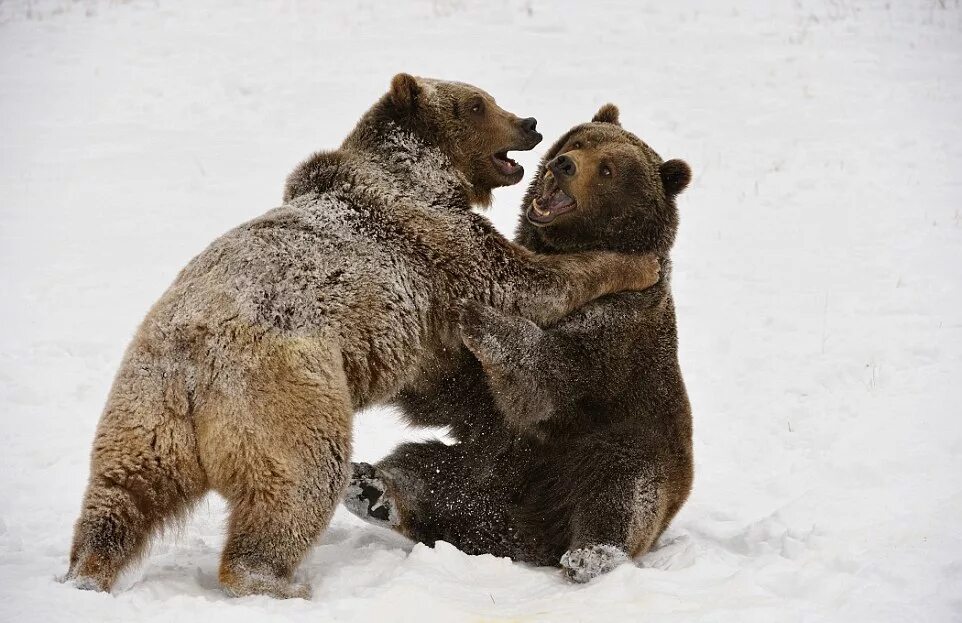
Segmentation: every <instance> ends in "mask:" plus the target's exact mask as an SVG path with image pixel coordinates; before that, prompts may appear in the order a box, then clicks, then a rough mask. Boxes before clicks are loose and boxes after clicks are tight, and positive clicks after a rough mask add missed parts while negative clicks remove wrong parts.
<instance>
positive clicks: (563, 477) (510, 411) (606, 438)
mask: <svg viewBox="0 0 962 623" xmlns="http://www.w3.org/2000/svg"><path fill="white" fill-rule="evenodd" d="M689 179H690V172H689V169H688V166H687V165H686V164H685V163H684V162H682V161H680V160H669V161H667V162H663V161H662V160H661V158H660V157H659V156H658V155H657V154H656V153H655V152H654V151H652V150H651V149H650V148H649V147H648V146H647V145H646V144H645V143H643V142H642V141H640V140H639V139H638V138H637V137H635V136H634V135H633V134H630V133H628V132H626V131H625V130H623V129H622V128H621V127H620V125H619V124H618V111H617V109H616V108H615V107H614V106H612V105H610V104H609V105H607V106H605V107H603V108H602V109H601V110H600V111H599V112H598V114H597V115H596V116H595V118H594V119H593V121H592V123H588V124H583V125H579V126H577V127H575V128H573V129H572V130H571V131H570V132H568V133H567V134H566V135H565V136H563V137H562V138H561V139H560V140H559V141H558V142H557V143H556V144H555V146H554V147H553V148H552V149H551V150H550V151H549V152H548V154H547V155H546V156H545V158H544V160H543V164H542V166H541V169H540V170H539V172H538V177H537V179H536V180H535V181H534V183H532V185H531V187H530V189H529V191H528V193H527V196H526V197H525V201H524V208H525V212H526V214H525V216H524V217H523V218H522V221H521V225H520V227H519V228H518V235H517V240H518V241H519V242H520V243H522V244H524V245H525V246H527V247H528V248H530V249H532V250H535V251H538V252H544V253H562V254H563V253H570V252H576V251H584V250H600V249H608V250H617V251H622V252H648V253H657V254H659V255H662V256H667V254H668V253H669V251H670V249H671V246H672V244H673V242H674V238H675V231H676V228H677V223H678V213H677V209H676V206H675V196H676V195H677V194H678V193H679V192H681V191H682V190H683V189H684V188H685V186H686V185H687V184H688V181H689ZM560 256H561V257H563V255H560ZM462 330H463V332H464V341H465V343H466V344H467V345H468V347H469V348H470V349H471V351H472V352H473V355H474V356H472V355H471V354H469V353H467V352H466V351H461V352H460V354H459V355H458V358H459V367H458V368H457V370H456V372H453V373H450V374H447V375H445V376H442V377H441V378H438V379H435V381H434V384H433V385H432V386H427V385H424V386H422V387H421V388H420V391H419V392H408V393H405V394H402V396H401V402H402V404H403V405H404V408H405V412H406V413H407V415H408V417H409V418H410V419H411V420H412V421H413V422H415V423H418V424H423V425H435V426H451V430H452V434H453V436H454V437H455V438H457V440H458V441H459V443H457V444H455V445H452V446H446V445H444V444H442V443H439V442H428V443H415V444H404V445H402V446H400V447H399V448H397V449H396V450H395V451H394V452H393V453H392V454H391V455H390V456H388V457H387V458H385V459H384V460H383V461H381V462H380V463H378V464H377V466H376V467H372V466H369V465H366V464H358V465H355V472H354V478H353V480H352V485H351V488H350V489H349V491H350V493H349V495H348V497H347V499H346V500H345V504H346V505H347V506H348V508H350V509H351V510H352V511H353V512H355V513H356V514H358V515H359V516H361V517H362V518H365V519H367V520H369V521H371V522H373V523H377V524H380V525H384V526H387V527H391V528H393V529H395V530H397V531H399V532H401V533H403V534H405V535H407V536H409V537H410V538H412V539H415V540H418V541H423V542H426V543H433V542H434V541H436V540H441V539H443V540H446V541H449V542H451V543H454V544H455V545H457V546H458V547H460V548H461V549H463V550H465V551H467V552H469V553H493V554H496V555H501V556H510V557H512V558H515V559H518V560H524V561H528V562H533V563H536V564H543V565H547V564H560V565H561V566H562V567H564V569H565V571H566V573H567V575H568V577H570V578H571V579H573V580H576V581H586V580H588V579H590V578H591V577H594V576H595V575H597V574H598V573H603V572H605V571H607V570H609V569H611V568H613V567H614V566H615V565H617V564H620V563H621V562H624V561H626V560H628V559H629V557H631V556H637V555H640V554H642V553H644V552H646V551H647V550H648V549H649V548H650V547H651V545H652V543H654V541H655V539H656V538H657V537H658V535H659V534H661V532H662V531H663V530H664V529H665V527H666V526H667V525H668V522H669V521H671V519H672V517H674V515H675V513H677V512H678V509H679V508H680V507H681V505H682V503H683V502H684V501H685V499H686V498H687V496H688V492H689V490H690V487H691V482H692V474H693V470H692V452H691V411H690V407H689V403H688V398H687V395H686V392H685V386H684V383H683V381H682V376H681V371H680V369H679V366H678V356H677V346H676V342H677V338H676V328H675V313H674V305H673V302H672V298H671V291H670V283H669V276H668V275H667V274H665V275H663V278H662V280H661V282H660V283H659V284H658V285H656V286H654V287H652V288H650V289H648V290H647V291H645V292H639V293H624V294H619V295H616V296H609V297H605V298H603V299H600V300H597V301H594V302H593V303H590V304H588V305H586V306H585V307H583V308H582V309H580V310H578V311H576V312H574V313H572V314H571V315H569V316H567V317H566V318H564V319H562V320H560V321H558V322H556V323H553V324H550V325H548V326H547V328H545V329H542V328H540V327H539V326H538V325H537V324H535V323H534V322H531V321H529V320H525V319H523V318H520V317H517V316H509V315H505V314H503V313H501V312H498V311H496V310H493V309H490V308H484V307H482V306H477V305H474V306H471V307H470V314H468V315H467V316H466V317H465V321H464V326H463V329H462ZM479 362H480V363H479Z"/></svg>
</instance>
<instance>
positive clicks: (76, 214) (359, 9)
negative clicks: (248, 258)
mask: <svg viewBox="0 0 962 623" xmlns="http://www.w3.org/2000/svg"><path fill="white" fill-rule="evenodd" d="M722 4H723V3H720V2H704V3H681V2H679V3H669V2H662V1H655V0H653V1H650V2H627V1H626V2H621V3H599V2H593V3H587V2H586V3H582V4H574V3H567V2H549V1H548V0H531V1H528V2H523V1H514V0H486V1H485V2H479V3H473V2H468V1H466V0H465V1H457V0H448V1H442V0H435V1H434V2H430V1H421V2H413V3H410V4H408V3H402V2H383V3H379V2H371V1H358V2H331V3H327V4H324V3H318V2H307V1H305V2H291V1H288V2H276V3H258V2H233V1H227V0H224V1H216V2H215V1H207V0H205V1H196V2H187V1H186V0H185V1H184V2H179V3H178V2H166V1H162V0H160V1H157V2H120V1H115V2H90V3H79V2H78V3H69V2H65V1H64V0H52V1H47V2H42V1H23V0H20V1H17V0H0V279H2V281H0V286H2V289H0V293H2V297H0V330H2V333H0V340H2V342H0V620H2V621H27V620H31V621H59V620H63V621H77V620H96V621H130V620H142V621H154V620H156V621H169V620H179V621H192V620H202V621H205V622H214V621H221V620H224V621H263V620H265V617H266V616H271V617H278V618H280V617H285V618H289V619H291V620H303V621H327V620H336V621H375V620H379V621H405V620H409V621H457V620H486V621H505V620H512V621H515V620H524V621H549V620H553V621H576V620H583V621H603V620H607V619H611V620H616V619H617V620H623V621H624V620H658V621H676V620H677V621H692V620H706V621H738V622H744V621H765V622H769V621H803V620H804V621H812V620H823V619H824V620H835V621H951V620H956V621H958V620H962V537H960V534H959V524H960V521H962V7H960V4H959V2H958V0H942V1H938V0H905V1H895V0H893V1H891V2H855V1H852V0H812V1H811V2H802V1H795V2H761V1H758V2H739V3H737V4H738V8H733V7H728V6H722ZM397 71H408V72H413V73H417V74H421V75H428V76H437V77H445V78H452V79H458V80H464V81H468V82H472V83H475V84H477V85H479V86H481V87H483V88H485V89H487V90H488V91H490V92H491V93H493V94H494V95H495V96H496V97H497V98H498V100H499V103H501V104H503V105H504V106H505V107H506V108H508V109H509V110H512V111H514V112H517V113H519V114H522V115H535V116H537V117H538V120H539V129H541V130H542V131H543V132H544V133H545V134H546V138H547V140H548V142H546V143H545V145H548V144H550V141H551V140H552V139H553V138H554V137H555V136H557V135H558V134H560V133H561V132H562V131H564V130H565V129H567V128H568V127H569V126H571V125H572V124H574V123H576V122H581V121H585V120H587V119H588V118H589V117H590V116H591V114H592V113H593V112H594V111H595V110H596V109H597V108H598V106H599V105H600V104H602V103H604V102H606V101H612V102H615V103H617V104H618V105H619V106H620V107H621V110H622V121H623V123H624V125H625V126H626V127H627V128H629V129H630V130H633V131H635V132H636V133H638V134H639V135H640V136H641V137H643V138H644V139H645V140H647V141H648V142H649V143H650V144H651V145H652V146H653V147H654V148H655V149H656V150H658V151H659V152H660V153H661V154H662V156H664V157H666V158H668V157H680V158H684V159H686V160H687V161H688V162H689V163H690V164H691V165H692V169H693V170H694V175H695V177H694V182H693V185H692V187H691V188H690V190H689V191H687V192H686V193H685V194H684V195H683V198H682V200H681V201H680V209H681V212H682V227H681V232H680V236H679V240H678V244H677V247H676V253H675V273H674V275H675V277H674V284H675V295H676V300H677V303H678V307H679V310H678V311H679V313H678V316H679V318H678V321H679V327H680V329H679V332H680V338H681V357H682V365H683V369H684V372H685V378H686V379H687V382H688V387H689V391H690V394H691V399H692V403H693V407H694V415H695V446H696V461H697V473H696V484H695V489H694V492H693V495H692V497H691V499H690V501H689V503H688V504H687V506H685V508H684V509H683V510H682V512H681V514H680V515H679V516H678V518H677V519H676V521H675V522H674V523H673V524H672V527H671V528H670V529H669V530H668V532H667V533H666V534H665V535H664V537H663V538H662V540H661V541H660V542H659V544H658V546H657V548H656V549H655V550H654V551H653V552H651V553H650V554H648V555H646V556H644V557H643V558H641V559H640V560H638V561H637V566H635V567H624V568H621V569H619V570H618V571H616V572H614V573H612V574H611V575H610V576H607V577H604V578H602V579H599V580H597V581H596V582H593V583H592V584H590V585H587V586H572V585H569V584H567V583H565V582H564V581H563V580H562V579H561V577H560V576H559V574H558V572H557V571H554V570H552V569H538V568H532V567H528V566H525V565H522V564H515V563H512V562H510V561H509V560H506V559H496V558H493V557H490V556H477V557H473V556H466V555H463V554H461V553H460V552H458V551H457V550H454V549H453V548H452V547H450V546H445V545H444V544H440V545H439V546H438V547H436V548H434V549H430V548H427V547H424V546H420V545H418V546H414V545H413V544H411V543H409V542H407V541H405V540H404V539H402V538H400V537H396V536H394V535H392V534H390V533H386V532H382V531H380V530H378V529H376V528H373V527H369V526H367V525H365V524H362V523H360V522H359V521H357V520H355V519H354V518H353V517H351V516H349V515H348V514H347V513H346V512H344V511H343V510H339V511H338V513H337V515H336V516H335V518H334V521H333V523H332V525H331V528H330V530H329V531H328V532H327V533H326V534H325V535H324V537H323V538H322V540H321V541H320V543H319V544H318V546H317V547H316V549H315V550H314V551H313V552H312V554H311V555H310V557H309V559H308V560H306V562H305V564H304V565H303V567H302V571H301V572H302V573H303V574H304V575H305V576H306V577H307V578H308V579H309V581H310V582H311V584H312V585H313V587H314V598H313V600H312V601H301V600H293V601H288V602H278V601H272V600H269V599H266V598H255V597H251V598H245V599H238V600H231V599H228V598H227V597H225V596H224V594H223V593H221V592H220V591H219V590H218V588H217V579H216V576H217V563H218V554H219V550H220V547H221V543H222V540H223V533H222V530H223V519H224V513H223V505H222V503H221V501H220V500H218V499H216V498H214V497H213V496H212V497H211V498H210V499H209V500H208V501H207V502H205V503H204V504H202V505H201V506H200V507H199V508H198V509H197V511H196V512H195V513H194V515H193V516H192V518H191V519H190V521H189V522H187V523H186V525H185V526H184V527H183V528H182V529H181V530H179V531H178V532H177V533H176V534H170V535H168V536H167V537H166V538H164V539H163V540H161V541H158V542H157V543H156V544H155V545H154V547H153V550H152V551H151V553H150V556H149V559H148V561H147V562H146V563H145V564H144V565H142V566H141V567H139V568H137V569H135V570H132V571H131V572H130V573H129V574H128V575H127V576H125V577H124V578H123V582H122V589H121V590H119V591H117V593H116V594H115V595H104V594H95V593H90V592H81V591H77V590H74V589H72V588H69V587H66V586H63V585H60V584H58V583H56V582H55V581H54V578H55V576H56V575H59V574H62V573H63V572H64V571H65V570H66V567H67V551H68V546H69V540H70V533H71V527H72V522H73V521H74V519H75V517H76V515H77V512H78V510H79V504H80V498H81V494H82V491H83V487H84V484H85V480H86V477H87V457H88V453H89V448H90V443H91V440H92V436H93V431H94V426H95V424H96V421H97V418H98V415H99V412H100V409H101V407H102V405H103V401H104V398H105V396H106V392H107V389H108V387H109V384H110V381H111V379H112V376H113V373H114V371H115V369H116V367H117V364H118V362H119V359H120V357H121V354H122V352H123V349H124V347H125V345H126V343H127V340H128V339H129V337H130V336H131V335H132V333H133V330H134V328H135V326H136V325H137V324H138V323H139V321H140V319H141V318H142V316H143V314H144V312H145V311H146V310H147V308H148V307H149V305H150V304H151V303H152V302H153V301H154V300H155V299H156V298H157V297H158V296H159V295H160V293H161V292H162V291H163V290H164V288H165V287H166V285H167V284H168V283H169V282H170V281H171V280H172V279H173V277H174V275H175V274H176V272H177V271H178V270H179V269H180V268H181V267H182V266H183V265H184V264H185V263H186V262H187V260H189V259H190V258H191V257H192V256H193V255H194V254H195V253H197V252H198V251H199V250H200V249H202V248H203V247H204V246H206V244H207V243H208V242H209V241H211V240H212V239H213V238H214V237H216V236H217V235H219V234H220V233H222V232H223V231H225V230H227V229H228V228H230V227H232V226H234V225H235V224H237V223H240V222H241V221H244V220H246V219H248V218H251V217H253V216H255V215H257V214H260V213H261V212H264V211H265V210H267V209H269V208H271V207H273V206H275V205H277V204H278V203H279V198H280V195H281V187H282V182H283V180H284V177H285V175H286V174H287V173H288V172H289V171H290V170H291V168H292V167H293V166H294V165H295V164H296V163H297V162H298V161H299V160H300V159H301V158H303V157H304V156H306V155H307V154H308V153H309V152H311V151H313V150H316V149H320V148H330V147H334V146H336V145H337V144H338V143H339V142H340V140H341V139H342V138H343V137H344V136H345V135H346V133H347V132H348V131H349V129H350V128H351V127H352V126H353V124H354V122H355V121H356V119H357V118H358V116H359V115H360V114H361V113H362V112H363V111H364V110H365V109H366V108H367V107H368V106H369V105H370V104H371V103H372V102H373V101H374V100H375V99H376V98H377V97H379V96H380V95H381V94H382V93H383V92H384V91H386V89H387V85H388V82H389V80H390V78H391V76H392V75H393V74H394V73H395V72H397ZM542 147H544V145H543V146H542ZM537 157H538V152H537V150H536V152H534V153H530V154H523V155H522V156H521V157H520V160H521V161H522V162H523V163H524V164H526V165H529V171H531V170H533V169H532V166H531V165H534V163H535V162H536V160H537ZM525 183H527V180H526V181H525ZM522 189H523V186H518V187H514V188H510V189H504V190H501V191H500V192H498V193H497V194H496V202H495V205H494V207H493V209H492V210H491V211H490V213H489V214H490V216H491V218H492V219H494V221H495V222H496V223H497V224H498V226H499V227H500V228H501V229H502V231H505V232H508V233H510V232H511V230H512V229H513V225H514V222H515V219H516V217H517V208H518V205H519V202H520V198H521V193H522ZM355 428H356V458H358V459H363V460H368V461H370V460H374V459H377V458H378V457H379V456H381V455H383V454H385V453H386V452H387V451H388V450H389V449H390V448H391V447H392V446H393V445H394V444H396V443H398V442H399V441H401V440H403V439H409V438H415V437H418V436H423V435H430V434H433V433H431V432H430V431H428V432H425V431H415V430H405V428H404V427H403V426H402V425H400V424H399V422H398V420H397V418H396V416H394V415H393V414H391V413H389V412H387V411H372V412H367V413H363V414H361V415H360V416H359V417H358V418H357V420H356V426H355Z"/></svg>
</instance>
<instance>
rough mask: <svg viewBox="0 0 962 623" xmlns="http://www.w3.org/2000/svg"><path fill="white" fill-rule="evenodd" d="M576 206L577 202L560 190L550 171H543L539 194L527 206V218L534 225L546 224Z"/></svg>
mask: <svg viewBox="0 0 962 623" xmlns="http://www.w3.org/2000/svg"><path fill="white" fill-rule="evenodd" d="M577 207H578V202H577V201H575V200H574V199H572V198H571V197H569V196H568V194H567V193H565V191H563V190H561V187H560V186H558V182H557V181H556V180H555V178H554V175H552V173H551V171H548V172H547V173H545V176H544V188H543V189H542V191H541V196H540V197H536V198H535V200H534V201H532V202H531V206H530V207H529V208H528V213H527V217H528V220H529V221H530V222H531V223H532V224H534V225H547V224H548V223H550V222H551V221H553V220H555V219H556V218H558V217H559V216H560V215H562V214H564V213H565V212H571V211H572V210H574V209H575V208H577Z"/></svg>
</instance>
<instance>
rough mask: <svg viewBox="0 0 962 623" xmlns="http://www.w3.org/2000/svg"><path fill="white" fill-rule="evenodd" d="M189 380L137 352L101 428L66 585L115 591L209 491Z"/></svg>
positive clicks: (145, 353) (124, 369)
mask: <svg viewBox="0 0 962 623" xmlns="http://www.w3.org/2000/svg"><path fill="white" fill-rule="evenodd" d="M188 411H189V407H188V400H187V391H186V387H185V384H184V382H183V377H182V375H181V374H180V373H178V372H177V371H176V370H175V369H173V368H171V367H170V366H169V365H167V363H166V362H165V361H163V360H158V359H157V358H155V357H154V356H152V355H151V354H150V352H149V350H148V349H139V350H138V349H133V350H132V351H131V352H130V353H129V354H128V355H127V358H126V359H125V361H124V363H123V364H122V367H121V369H120V372H119V373H118V375H117V378H116V380H115V381H114V385H113V387H112V389H111V392H110V396H109V397H108V399H107V405H106V408H105V409H104V413H103V416H102V417H101V420H100V424H99V425H98V427H97V434H96V437H95V439H94V447H93V453H92V457H91V470H90V482H89V484H88V486H87V491H86V492H85V494H84V500H83V508H82V510H81V514H80V518H79V519H78V520H77V523H76V526H75V528H74V537H73V545H72V547H71V550H70V568H69V570H68V571H67V574H66V575H65V576H64V578H63V581H66V582H71V583H73V584H74V585H75V586H77V587H78V588H83V589H93V590H100V591H109V590H110V589H111V588H112V587H113V585H114V582H115V581H116V579H117V576H118V575H119V574H120V572H121V571H122V570H123V569H124V568H125V567H126V566H127V565H128V564H129V563H131V562H132V561H134V560H136V559H137V558H138V557H139V556H141V555H142V554H143V553H144V551H145V550H146V549H147V546H148V545H149V542H150V537H151V535H152V534H153V533H155V532H157V531H159V530H161V529H162V528H163V527H164V526H165V525H166V524H167V523H169V522H170V521H171V520H173V519H176V518H177V517H178V516H180V515H183V514H184V513H186V512H187V510H189V508H190V506H191V505H192V504H193V503H194V502H195V501H196V500H197V499H198V498H199V497H200V496H201V495H203V493H204V492H205V491H206V490H207V479H206V475H205V473H204V470H203V467H202V466H201V464H200V460H199V456H198V449H197V442H196V437H195V434H194V429H193V425H192V422H191V421H190V418H189V414H188Z"/></svg>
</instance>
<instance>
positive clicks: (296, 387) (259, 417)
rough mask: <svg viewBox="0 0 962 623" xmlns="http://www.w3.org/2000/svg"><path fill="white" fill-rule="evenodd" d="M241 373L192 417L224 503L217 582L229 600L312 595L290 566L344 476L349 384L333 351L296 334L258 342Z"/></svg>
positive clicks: (326, 513)
mask: <svg viewBox="0 0 962 623" xmlns="http://www.w3.org/2000/svg"><path fill="white" fill-rule="evenodd" d="M247 370H248V371H247V372H246V373H245V374H244V376H243V377H242V378H237V379H230V380H228V379H225V380H223V381H222V386H221V387H220V392H219V393H220V396H215V397H213V398H212V399H211V400H210V401H208V402H207V404H206V406H205V407H204V408H203V413H202V415H201V417H200V422H199V423H198V436H199V437H201V439H200V441H201V456H202V458H203V460H204V463H205V466H206V467H207V472H208V474H209V477H210V480H211V485H212V487H213V488H214V489H216V490H217V491H219V492H220V493H222V494H223V495H224V496H225V497H226V498H227V501H228V505H229V507H230V519H229V522H228V534H227V542H226V544H225V547H224V552H223V554H222V557H221V565H220V574H219V576H220V581H221V583H222V585H223V586H224V588H225V590H226V591H227V592H228V593H229V594H231V595H233V596H243V595H252V594H265V595H270V596H272V597H277V598H289V597H302V598H308V597H309V596H310V592H311V591H310V587H309V586H308V585H307V584H299V583H296V582H295V581H294V572H295V571H296V568H297V566H298V564H299V563H300V561H301V559H302V558H303V557H304V555H305V553H306V552H307V551H308V550H309V549H310V547H311V545H312V544H313V543H314V540H315V539H316V538H317V537H318V535H320V533H321V532H322V531H323V530H324V529H325V528H326V527H327V524H328V522H329V521H330V518H331V515H332V514H333V512H334V509H335V508H336V506H337V503H338V502H339V501H340V498H341V496H342V494H343V492H344V488H345V485H346V484H347V479H348V475H349V469H350V451H351V449H350V434H351V414H352V408H351V403H350V399H349V394H348V391H347V382H346V379H345V377H344V374H343V368H342V367H341V364H340V358H339V357H334V356H325V354H324V353H323V352H321V353H319V352H317V349H316V348H315V347H312V346H311V345H310V344H305V343H302V342H298V341H296V340H287V341H283V342H280V343H276V344H273V345H270V346H265V345H263V344H262V345H259V346H258V348H257V350H256V352H255V358H254V359H253V360H252V361H250V365H249V366H248V367H247ZM238 381H239V382H238ZM230 390H234V391H233V392H232V391H230Z"/></svg>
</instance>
